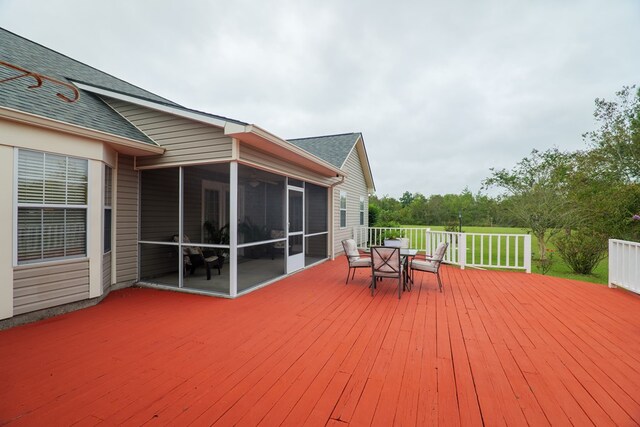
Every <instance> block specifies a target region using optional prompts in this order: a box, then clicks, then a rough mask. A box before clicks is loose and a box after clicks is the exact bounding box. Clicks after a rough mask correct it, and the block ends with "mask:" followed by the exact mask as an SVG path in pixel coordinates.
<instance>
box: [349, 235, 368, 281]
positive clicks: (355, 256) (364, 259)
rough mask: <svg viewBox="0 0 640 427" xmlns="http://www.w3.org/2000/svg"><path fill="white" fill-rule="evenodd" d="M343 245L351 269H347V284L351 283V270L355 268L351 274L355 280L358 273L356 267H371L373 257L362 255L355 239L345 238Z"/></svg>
mask: <svg viewBox="0 0 640 427" xmlns="http://www.w3.org/2000/svg"><path fill="white" fill-rule="evenodd" d="M342 247H343V248H344V254H345V256H346V257H347V260H348V262H349V271H347V281H346V282H345V284H347V283H349V275H350V274H351V270H353V274H352V275H351V279H352V280H353V278H354V277H355V275H356V269H358V268H370V267H371V258H369V257H368V256H362V255H360V252H359V251H358V248H357V246H356V241H355V240H353V239H346V240H343V241H342Z"/></svg>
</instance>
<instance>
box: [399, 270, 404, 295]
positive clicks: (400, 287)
mask: <svg viewBox="0 0 640 427" xmlns="http://www.w3.org/2000/svg"><path fill="white" fill-rule="evenodd" d="M402 279H403V278H402V273H401V274H400V275H399V276H398V299H400V298H401V297H402V282H403V280H402Z"/></svg>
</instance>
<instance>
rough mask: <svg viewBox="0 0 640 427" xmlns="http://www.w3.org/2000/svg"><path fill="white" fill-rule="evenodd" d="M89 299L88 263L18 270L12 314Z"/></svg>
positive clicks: (47, 264)
mask: <svg viewBox="0 0 640 427" xmlns="http://www.w3.org/2000/svg"><path fill="white" fill-rule="evenodd" d="M87 298H89V260H87V259H84V258H83V259H81V260H73V261H61V262H59V263H46V264H39V265H29V266H20V267H15V268H14V270H13V314H14V315H18V314H23V313H28V312H31V311H36V310H42V309H45V308H50V307H55V306H58V305H62V304H67V303H71V302H75V301H80V300H84V299H87Z"/></svg>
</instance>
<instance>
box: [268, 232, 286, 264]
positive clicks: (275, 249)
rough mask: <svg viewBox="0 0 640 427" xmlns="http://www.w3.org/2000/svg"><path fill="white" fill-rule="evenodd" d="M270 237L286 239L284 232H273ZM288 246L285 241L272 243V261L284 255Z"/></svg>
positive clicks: (270, 250) (270, 249)
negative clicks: (277, 256)
mask: <svg viewBox="0 0 640 427" xmlns="http://www.w3.org/2000/svg"><path fill="white" fill-rule="evenodd" d="M269 235H270V237H271V238H272V239H282V238H284V230H271V233H270V234H269ZM286 245H287V242H286V241H285V240H282V241H280V242H275V243H272V244H271V246H270V247H269V253H270V254H271V259H275V257H276V254H278V255H279V254H283V255H284V249H285V247H286Z"/></svg>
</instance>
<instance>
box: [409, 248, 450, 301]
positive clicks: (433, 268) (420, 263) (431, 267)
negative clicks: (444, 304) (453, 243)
mask: <svg viewBox="0 0 640 427" xmlns="http://www.w3.org/2000/svg"><path fill="white" fill-rule="evenodd" d="M448 247H449V243H447V242H441V243H440V244H439V245H438V247H437V248H436V251H435V253H434V254H433V256H428V255H427V256H425V259H413V260H412V261H411V264H410V265H409V268H410V269H411V276H412V277H413V271H414V270H417V271H424V272H426V273H433V274H435V275H436V277H437V278H438V288H439V289H440V292H442V280H441V279H440V265H442V261H443V260H444V254H445V253H446V252H447V248H448Z"/></svg>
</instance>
